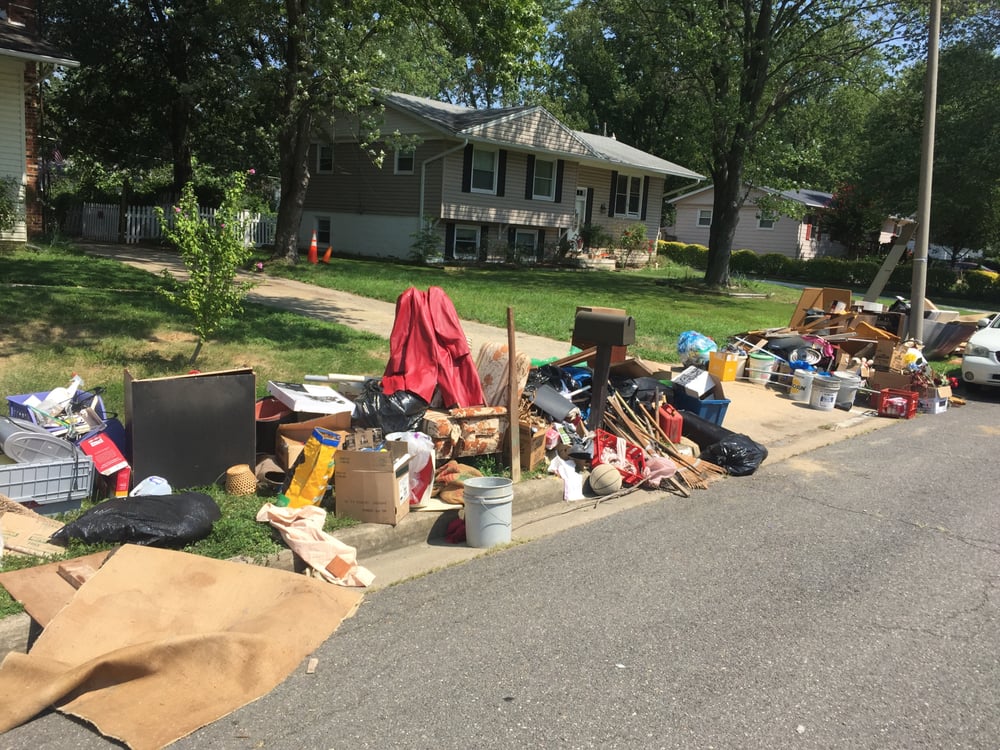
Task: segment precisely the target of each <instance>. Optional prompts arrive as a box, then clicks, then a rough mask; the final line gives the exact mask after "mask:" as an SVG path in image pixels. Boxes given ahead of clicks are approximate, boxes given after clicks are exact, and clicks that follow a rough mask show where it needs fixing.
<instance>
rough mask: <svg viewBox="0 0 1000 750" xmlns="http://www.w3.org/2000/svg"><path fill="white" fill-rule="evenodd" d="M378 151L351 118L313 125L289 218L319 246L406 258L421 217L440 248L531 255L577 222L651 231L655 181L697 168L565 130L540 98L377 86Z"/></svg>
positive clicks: (659, 184) (658, 210) (656, 210)
mask: <svg viewBox="0 0 1000 750" xmlns="http://www.w3.org/2000/svg"><path fill="white" fill-rule="evenodd" d="M378 100H379V101H380V103H381V104H382V105H384V115H383V122H382V124H381V128H380V130H381V132H382V133H383V134H386V133H389V134H393V137H392V138H390V139H386V140H383V141H381V142H379V143H377V144H375V148H381V149H382V150H384V152H385V160H384V164H383V165H382V166H381V168H380V167H379V166H376V164H375V163H374V162H373V159H372V158H371V156H370V154H369V151H368V147H364V146H362V145H361V142H360V139H359V133H363V132H364V128H363V127H361V126H360V124H359V122H358V118H357V117H355V116H351V115H337V116H336V117H334V118H333V119H332V120H331V121H330V122H328V123H325V124H324V125H323V126H322V127H320V128H319V130H318V132H319V133H320V135H319V137H318V138H317V141H316V142H315V143H313V144H312V146H311V149H310V153H309V158H310V171H311V177H310V181H309V189H308V191H307V194H306V199H305V204H304V207H303V217H302V224H301V226H300V230H299V244H300V246H303V247H304V246H307V245H308V244H309V242H310V239H311V236H312V232H313V231H315V232H316V234H317V240H318V243H319V246H320V249H321V250H322V249H323V248H325V247H328V246H332V247H333V248H334V249H335V251H337V252H343V253H348V254H354V255H361V256H383V257H397V258H406V257H409V256H411V255H412V254H413V252H414V250H413V244H414V235H415V234H417V233H418V232H419V231H420V230H421V229H422V228H423V227H425V226H426V227H430V228H431V230H432V231H433V232H434V233H436V234H437V239H438V241H439V245H440V247H441V248H443V250H444V254H445V257H446V258H448V259H458V260H476V259H486V258H497V257H504V256H505V255H506V254H507V253H508V251H509V249H511V248H516V252H517V253H518V255H519V256H520V257H521V258H522V259H540V258H542V257H544V255H545V253H546V252H547V251H550V250H552V249H553V248H554V247H555V246H557V245H558V244H559V243H560V242H562V243H564V247H565V246H567V245H568V244H569V243H571V242H574V241H575V240H576V239H577V237H578V236H579V234H580V232H581V230H582V229H583V228H584V227H585V225H591V226H592V227H601V228H603V229H604V230H605V231H606V232H607V233H608V234H609V235H610V236H611V237H618V236H620V235H621V232H622V230H623V229H625V228H626V227H630V226H632V225H635V224H637V223H639V222H641V223H642V224H644V225H645V234H646V236H647V238H648V239H650V240H654V239H656V237H657V233H658V231H659V226H660V219H661V214H662V202H663V193H664V181H665V179H667V178H682V179H688V180H692V181H696V180H699V179H700V175H698V174H696V173H695V172H692V171H691V170H689V169H685V168H684V167H681V166H678V165H676V164H672V163H671V162H669V161H665V160H663V159H660V158H658V157H656V156H653V155H652V154H648V153H645V152H643V151H640V150H639V149H636V148H632V147H631V146H627V145H626V144H624V143H621V142H620V141H618V140H616V139H615V138H613V137H605V136H600V135H593V134H591V133H583V132H580V131H576V130H571V129H570V128H568V127H566V126H565V125H564V124H563V123H561V122H560V121H559V120H558V119H556V118H555V117H554V116H553V115H552V114H551V113H549V112H548V111H547V110H545V109H544V108H543V107H539V106H521V107H509V108H504V109H472V108H469V107H462V106H457V105H454V104H446V103H442V102H438V101H434V100H431V99H424V98H420V97H415V96H408V95H403V94H393V93H380V94H379V95H378Z"/></svg>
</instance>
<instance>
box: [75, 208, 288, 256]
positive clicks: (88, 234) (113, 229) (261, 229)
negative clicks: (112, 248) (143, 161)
mask: <svg viewBox="0 0 1000 750" xmlns="http://www.w3.org/2000/svg"><path fill="white" fill-rule="evenodd" d="M198 214H199V216H201V218H203V219H208V220H212V219H214V218H215V209H214V208H204V209H201V210H200V211H199V212H198ZM165 215H166V217H167V218H168V220H171V217H172V214H171V213H170V212H169V211H167V212H166V214H165ZM120 216H121V213H120V208H119V207H118V206H116V205H114V204H101V203H84V204H83V209H82V211H81V220H80V234H81V236H82V237H83V238H84V239H88V240H97V241H98V242H117V241H118V223H119V217H120ZM240 218H241V219H242V220H243V221H244V222H245V225H246V231H245V233H244V241H245V242H246V244H247V245H253V246H254V247H260V246H261V245H270V244H273V243H274V230H275V220H274V217H273V216H261V215H260V214H251V213H250V212H249V211H244V212H242V214H241V215H240ZM162 237H163V230H162V228H161V227H160V222H159V220H158V219H157V218H156V209H155V208H154V207H153V206H129V207H128V209H126V211H125V242H126V243H127V244H129V245H135V244H137V243H139V242H141V241H143V240H158V239H161V238H162Z"/></svg>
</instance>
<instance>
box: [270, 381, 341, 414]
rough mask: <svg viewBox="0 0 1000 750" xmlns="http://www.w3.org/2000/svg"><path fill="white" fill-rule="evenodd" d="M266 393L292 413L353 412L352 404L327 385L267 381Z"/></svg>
mask: <svg viewBox="0 0 1000 750" xmlns="http://www.w3.org/2000/svg"><path fill="white" fill-rule="evenodd" d="M267 392H268V393H270V394H271V395H272V396H274V397H275V398H276V399H278V401H280V402H281V403H283V404H284V405H285V406H287V407H288V408H289V409H291V410H292V411H297V412H302V413H305V414H341V413H343V412H347V413H348V414H350V413H351V412H353V411H354V402H353V401H350V400H348V399H347V398H345V397H344V396H343V395H342V394H340V393H338V392H337V391H335V390H333V388H331V387H330V386H328V385H316V384H315V383H285V382H282V381H276V380H269V381H267Z"/></svg>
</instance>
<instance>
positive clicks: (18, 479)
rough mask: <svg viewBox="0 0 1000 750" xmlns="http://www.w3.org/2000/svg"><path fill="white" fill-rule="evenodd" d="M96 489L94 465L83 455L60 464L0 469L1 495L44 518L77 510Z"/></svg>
mask: <svg viewBox="0 0 1000 750" xmlns="http://www.w3.org/2000/svg"><path fill="white" fill-rule="evenodd" d="M93 485H94V461H93V459H92V458H91V457H90V456H86V455H84V454H83V453H82V452H80V454H79V456H76V457H74V458H67V459H62V460H59V461H39V462H35V463H25V464H2V465H0V494H3V495H6V496H7V497H9V498H10V499H11V500H16V501H17V502H19V503H21V504H22V505H24V506H25V507H28V508H31V509H32V510H34V511H35V512H37V513H42V514H44V515H53V514H55V513H65V512H66V511H70V510H76V509H77V508H79V507H80V504H81V501H82V500H83V499H84V498H86V497H90V493H91V491H92V489H93Z"/></svg>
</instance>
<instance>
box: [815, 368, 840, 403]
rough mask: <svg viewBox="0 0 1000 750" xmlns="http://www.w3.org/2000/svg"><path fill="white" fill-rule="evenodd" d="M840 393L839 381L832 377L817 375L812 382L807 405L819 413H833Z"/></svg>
mask: <svg viewBox="0 0 1000 750" xmlns="http://www.w3.org/2000/svg"><path fill="white" fill-rule="evenodd" d="M838 393H840V379H839V378H835V377H833V376H832V375H817V376H816V377H814V378H813V381H812V393H811V394H810V395H809V405H810V406H811V407H812V408H813V409H819V410H820V411H833V407H834V406H835V405H836V403H837V394H838Z"/></svg>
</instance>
